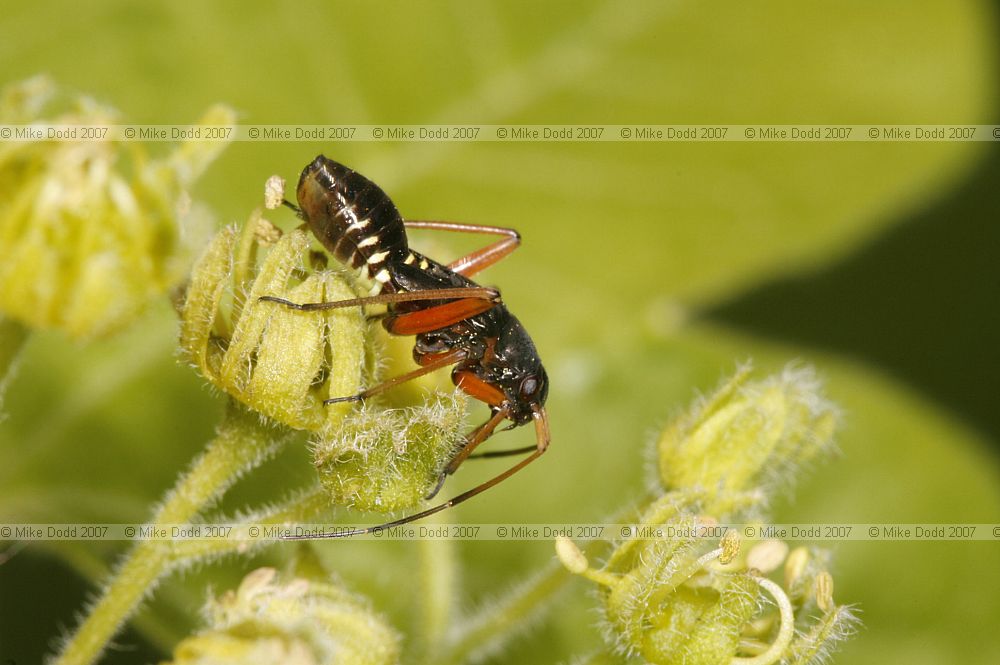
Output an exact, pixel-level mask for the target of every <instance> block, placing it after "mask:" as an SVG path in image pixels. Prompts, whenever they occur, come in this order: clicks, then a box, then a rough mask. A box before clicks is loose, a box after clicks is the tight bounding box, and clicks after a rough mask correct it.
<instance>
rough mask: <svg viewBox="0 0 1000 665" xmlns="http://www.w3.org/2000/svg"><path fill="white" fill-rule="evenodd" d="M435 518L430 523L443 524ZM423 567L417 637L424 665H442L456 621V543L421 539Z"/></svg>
mask: <svg viewBox="0 0 1000 665" xmlns="http://www.w3.org/2000/svg"><path fill="white" fill-rule="evenodd" d="M444 519H445V518H443V517H441V516H439V515H434V516H432V517H431V519H430V520H428V522H433V523H435V524H444V523H445V522H444V521H443V520H444ZM416 546H417V557H418V562H419V566H420V585H419V587H418V591H417V593H418V595H419V598H418V603H419V608H420V609H419V612H418V617H417V621H416V624H417V625H416V626H415V630H414V635H417V636H419V640H420V642H419V647H418V648H419V650H420V653H421V656H422V658H421V662H425V663H438V662H440V653H441V648H442V646H443V645H444V643H445V639H446V638H447V635H448V629H449V628H450V626H451V623H452V621H453V619H454V616H453V610H454V605H455V591H456V587H457V583H458V579H457V577H458V564H457V562H456V560H455V559H456V553H455V543H454V542H453V541H451V540H446V539H441V540H437V539H433V538H421V539H420V540H418V541H417V543H416Z"/></svg>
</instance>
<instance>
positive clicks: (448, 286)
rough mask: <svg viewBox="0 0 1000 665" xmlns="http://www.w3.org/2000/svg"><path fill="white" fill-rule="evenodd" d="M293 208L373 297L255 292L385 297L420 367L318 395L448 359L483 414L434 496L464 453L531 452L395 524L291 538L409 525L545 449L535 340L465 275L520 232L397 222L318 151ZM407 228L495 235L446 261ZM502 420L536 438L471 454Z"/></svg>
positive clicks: (347, 303)
mask: <svg viewBox="0 0 1000 665" xmlns="http://www.w3.org/2000/svg"><path fill="white" fill-rule="evenodd" d="M296 197H297V198H298V202H299V205H298V206H295V205H294V204H292V203H289V202H288V201H282V203H283V204H284V205H285V206H287V207H289V208H291V209H292V210H294V211H295V213H296V214H297V215H298V216H299V217H300V218H301V219H303V220H304V221H305V222H306V224H307V225H308V226H309V229H310V230H311V231H312V233H313V235H315V236H316V238H317V239H318V240H319V242H320V243H322V245H323V246H324V247H325V248H326V249H327V251H329V252H330V253H331V254H332V255H333V256H334V257H335V258H336V259H337V260H338V261H340V262H341V263H343V264H344V265H349V266H351V267H353V268H358V269H363V270H364V271H365V272H366V273H367V277H368V278H369V279H370V280H371V281H373V282H374V283H375V291H374V293H375V295H371V296H369V297H365V298H354V299H351V300H340V301H337V302H319V303H294V302H290V301H288V300H285V299H283V298H276V297H273V296H263V297H262V298H261V300H267V301H271V302H276V303H280V304H282V305H284V306H286V307H291V308H293V309H298V310H325V309H336V308H341V307H361V306H364V305H373V304H385V305H386V306H387V311H386V313H385V315H384V316H383V317H382V325H383V326H384V327H385V329H386V330H387V331H389V333H391V334H393V335H415V336H416V340H415V343H414V346H413V358H414V360H416V362H417V363H418V364H419V365H420V368H418V369H415V370H413V371H411V372H408V373H406V374H403V375H401V376H397V377H393V378H391V379H388V380H387V381H384V382H382V383H380V384H378V385H376V386H373V387H371V388H369V389H367V390H365V391H363V392H361V393H358V394H357V395H350V396H347V397H335V398H333V399H328V400H326V403H333V402H348V401H359V400H363V399H365V398H367V397H371V396H372V395H376V394H378V393H381V392H383V391H385V390H388V389H389V388H392V387H394V386H397V385H399V384H401V383H404V382H406V381H409V380H411V379H415V378H417V377H418V376H422V375H424V374H427V373H429V372H432V371H434V370H436V369H440V368H442V367H446V366H448V365H453V366H454V368H453V369H452V372H451V378H452V381H453V382H454V383H455V385H456V386H458V388H460V389H461V390H462V391H463V392H465V393H467V394H468V395H470V396H471V397H474V398H475V399H478V400H480V401H482V402H485V403H486V404H487V405H488V406H489V407H490V418H489V419H488V420H487V421H486V422H485V423H483V424H482V425H480V426H479V427H477V428H475V429H474V430H472V431H471V432H470V433H469V434H468V435H466V437H465V442H464V443H463V445H462V447H461V448H460V449H459V450H458V452H457V453H456V454H455V456H454V457H452V459H451V461H450V462H448V464H447V465H446V466H445V467H444V469H442V470H441V473H440V475H439V477H438V482H437V485H436V487H435V488H434V490H433V491H432V492H431V493H430V494H429V495H428V496H427V498H428V499H430V498H433V497H434V496H435V495H436V494H437V493H438V492H439V491H440V489H441V487H442V485H444V481H445V479H446V478H447V477H448V476H449V475H451V474H453V473H454V472H455V471H456V470H457V469H458V467H459V466H460V465H461V464H462V462H464V461H465V460H467V459H469V458H470V457H501V456H504V455H518V454H522V453H531V454H530V455H528V457H526V458H524V459H523V460H521V461H520V462H518V463H517V464H515V465H514V466H512V467H510V468H509V469H507V470H506V471H504V472H503V473H501V474H499V475H498V476H495V477H494V478H491V479H490V480H487V481H486V482H484V483H482V484H481V485H478V486H476V487H474V488H472V489H471V490H468V491H466V492H463V493H462V494H459V495H458V496H456V497H454V498H452V499H450V500H448V501H446V502H444V503H441V504H438V505H437V506H434V507H433V508H428V509H427V510H423V511H420V512H418V513H415V514H413V515H409V516H407V517H404V518H402V519H398V520H395V521H393V522H387V523H385V524H381V525H378V526H372V527H368V528H365V529H353V530H351V531H348V532H345V533H334V534H329V535H321V536H299V537H294V536H293V537H289V538H288V539H289V540H299V539H310V538H332V537H343V536H355V535H362V534H366V533H371V532H373V531H376V530H378V529H384V528H388V527H393V526H398V525H400V524H407V523H409V522H413V521H416V520H419V519H422V518H424V517H427V516H428V515H433V514H434V513H437V512H440V511H442V510H444V509H446V508H450V507H451V506H454V505H457V504H459V503H462V502H463V501H466V500H468V499H471V498H472V497H474V496H476V495H477V494H479V493H481V492H484V491H486V490H488V489H489V488H491V487H493V486H494V485H496V484H498V483H500V482H502V481H504V480H506V479H507V478H509V477H510V476H512V475H514V474H515V473H517V472H518V471H520V470H521V469H523V468H524V467H526V466H527V465H528V464H530V463H531V462H533V461H535V460H536V459H538V457H540V456H541V455H542V453H544V452H545V450H546V448H547V447H548V445H549V424H548V417H547V416H546V414H545V399H546V397H547V396H548V392H549V384H548V377H547V376H546V374H545V368H544V367H542V361H541V359H539V357H538V352H537V351H536V350H535V345H534V343H532V341H531V337H529V336H528V333H527V331H525V329H524V327H523V326H522V325H521V322H520V321H518V320H517V319H516V318H515V317H514V315H513V314H511V313H510V312H509V311H507V308H506V307H505V306H504V304H503V302H502V301H501V299H500V293H499V292H498V291H497V290H496V289H491V288H486V287H482V286H479V285H478V284H476V283H475V282H473V281H472V280H471V279H469V277H470V276H472V275H474V274H476V273H477V272H479V271H481V270H483V269H484V268H486V267H488V266H490V265H493V264H494V263H496V262H497V261H499V260H500V259H502V258H504V257H505V256H507V255H508V254H510V253H511V252H513V251H514V250H515V249H516V248H517V247H518V245H520V243H521V237H520V235H518V233H517V231H515V230H513V229H507V228H502V227H498V226H479V225H476V224H458V223H453V222H416V221H404V220H403V218H402V217H401V216H400V214H399V211H397V210H396V206H395V205H394V204H393V202H392V201H391V200H390V199H389V197H388V195H386V193H385V192H383V191H382V189H381V188H380V187H379V186H378V185H376V184H375V183H374V182H372V181H371V180H369V179H367V178H365V177H364V176H363V175H361V174H360V173H357V172H355V171H352V170H351V169H349V168H347V167H346V166H344V165H342V164H338V163H337V162H335V161H333V160H331V159H327V158H326V157H324V156H323V155H320V156H318V157H317V158H316V159H314V160H313V161H312V162H311V163H310V164H309V165H308V166H306V167H305V169H303V171H302V175H301V177H300V178H299V184H298V188H297V190H296ZM406 229H434V230H440V231H458V232H462V233H486V234H491V235H500V236H503V238H502V239H500V240H498V241H496V242H494V243H492V244H490V245H487V246H486V247H483V248H482V249H479V250H477V251H475V252H473V253H471V254H469V255H467V256H463V257H462V258H460V259H458V260H457V261H453V262H452V263H450V264H448V265H443V264H441V263H438V262H436V261H433V260H431V259H429V258H427V257H425V256H422V255H420V254H418V253H416V252H414V251H412V250H411V249H410V248H409V245H408V243H407V239H406ZM504 420H510V421H511V424H510V425H509V426H508V427H507V428H506V429H511V428H513V427H518V426H520V425H524V424H526V423H528V422H534V425H535V437H536V444H535V445H534V446H528V447H525V448H517V449H514V450H501V451H496V452H488V453H481V454H479V455H472V452H473V451H474V450H475V449H476V448H477V447H478V446H479V445H480V444H481V443H483V442H484V441H486V439H488V438H489V437H490V436H491V435H492V434H493V432H494V430H496V428H497V426H498V425H500V423H501V422H503V421H504Z"/></svg>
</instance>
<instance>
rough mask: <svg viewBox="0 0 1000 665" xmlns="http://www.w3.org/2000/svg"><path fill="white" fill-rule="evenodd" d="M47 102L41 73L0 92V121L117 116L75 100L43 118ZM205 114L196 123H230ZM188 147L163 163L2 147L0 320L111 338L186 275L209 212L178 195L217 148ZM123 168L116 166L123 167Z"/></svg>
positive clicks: (117, 148)
mask: <svg viewBox="0 0 1000 665" xmlns="http://www.w3.org/2000/svg"><path fill="white" fill-rule="evenodd" d="M54 96H55V89H54V86H53V85H52V84H51V83H50V82H49V81H48V80H47V79H44V78H35V79H31V80H29V81H26V82H23V83H20V84H15V85H12V86H10V87H7V88H5V89H4V90H3V91H2V92H0V122H2V123H25V122H33V121H37V122H41V123H46V124H72V125H106V124H113V123H114V122H115V121H116V116H117V114H116V112H115V111H113V110H112V109H110V108H108V107H104V106H100V105H98V104H97V103H95V102H94V101H93V100H90V99H87V98H81V99H78V100H75V102H74V103H73V104H72V105H71V108H70V109H69V110H67V111H65V112H63V113H61V114H57V115H55V116H49V117H47V118H43V117H41V114H42V113H43V111H44V110H45V108H46V107H47V106H48V105H49V101H50V100H51V99H52V98H53V97H54ZM234 120H235V115H234V113H233V112H232V111H231V110H230V109H228V108H225V107H221V106H220V107H216V108H214V109H211V110H210V111H209V112H208V113H207V114H206V115H205V117H204V118H202V120H201V122H202V123H205V124H213V125H220V124H222V125H227V124H232V123H233V122H234ZM223 146H224V144H223V143H221V142H208V141H189V142H186V143H183V144H181V145H180V146H179V147H178V148H176V149H175V150H174V152H173V153H172V154H171V155H169V156H167V157H166V158H165V159H162V160H150V159H149V157H148V156H147V154H146V152H145V150H144V149H143V147H142V146H140V145H139V144H137V143H118V142H115V141H112V140H111V137H110V136H109V137H108V139H106V140H89V139H88V140H79V141H75V140H58V141H44V140H43V141H35V142H30V141H24V142H21V141H18V142H12V143H7V144H5V145H4V146H3V149H2V151H0V246H2V247H3V252H2V253H0V313H2V314H5V315H7V316H9V317H11V318H12V319H16V320H18V321H21V322H22V323H24V324H25V325H27V326H29V327H32V328H38V329H42V328H56V329H60V330H63V331H65V332H66V333H68V334H69V335H72V336H74V337H79V338H86V337H92V336H96V335H101V334H105V333H107V332H109V331H113V330H114V329H116V328H119V327H121V326H123V325H125V324H126V323H128V322H129V321H130V320H131V319H132V318H134V317H135V316H136V315H137V314H138V313H139V312H140V311H141V310H142V308H143V307H144V306H145V305H146V304H147V303H148V302H149V301H150V300H151V299H152V298H154V297H157V296H160V295H162V294H163V293H164V292H166V291H167V290H168V289H169V288H170V287H172V286H174V285H175V284H177V283H178V282H179V281H180V280H181V279H182V278H183V276H184V274H185V273H186V272H187V267H188V265H189V264H190V258H191V254H192V249H193V247H194V246H196V243H198V242H199V241H200V240H202V239H203V237H204V233H203V232H202V231H201V229H207V228H208V224H207V221H208V220H207V217H208V216H207V214H206V213H205V212H204V211H203V210H202V209H200V208H192V206H191V202H190V200H189V198H188V196H187V194H186V192H185V189H186V188H187V187H188V186H190V185H191V183H192V182H193V180H194V179H195V178H196V177H197V176H198V175H200V173H201V172H202V171H203V170H204V168H205V167H206V166H207V165H208V163H209V162H211V161H212V160H213V159H214V158H215V156H216V155H217V154H218V153H219V152H220V151H221V150H222V148H223ZM125 163H127V164H129V167H128V168H123V164H125Z"/></svg>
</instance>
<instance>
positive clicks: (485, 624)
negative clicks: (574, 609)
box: [440, 563, 572, 663]
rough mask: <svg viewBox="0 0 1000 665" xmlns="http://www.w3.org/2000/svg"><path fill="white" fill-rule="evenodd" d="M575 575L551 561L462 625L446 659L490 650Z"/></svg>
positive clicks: (460, 658)
mask: <svg viewBox="0 0 1000 665" xmlns="http://www.w3.org/2000/svg"><path fill="white" fill-rule="evenodd" d="M571 577H572V575H571V574H570V573H569V571H567V570H566V569H565V568H564V567H563V566H562V565H560V564H558V563H552V564H549V565H548V567H546V568H545V569H543V570H542V571H541V572H540V573H539V574H538V575H536V576H535V577H534V578H533V579H531V580H529V581H528V582H527V583H526V584H524V585H522V586H520V587H518V588H516V589H514V591H513V592H511V593H510V594H508V595H507V596H505V597H504V598H502V599H500V601H499V602H497V603H494V604H490V606H489V607H487V608H486V609H484V610H483V611H482V612H480V613H479V614H478V615H477V616H475V617H473V618H472V620H470V621H469V622H468V623H467V624H465V626H463V629H462V632H461V635H460V636H459V638H458V639H457V640H456V641H455V643H454V644H453V645H451V647H450V648H449V649H448V651H447V653H446V654H445V657H444V658H442V659H441V661H440V662H443V663H464V662H467V661H468V660H470V656H471V655H472V654H473V653H475V652H479V651H485V652H489V651H491V650H492V649H493V648H495V647H496V646H497V643H498V642H500V641H501V640H503V639H504V637H505V636H507V635H508V634H509V633H510V632H511V631H512V630H513V629H515V628H516V627H518V626H519V625H522V624H523V623H525V621H527V620H528V619H529V618H530V617H531V616H532V615H533V614H535V613H536V612H537V611H538V610H539V609H540V608H541V606H542V605H543V604H544V603H545V602H546V601H548V600H549V599H550V598H552V596H554V595H555V594H556V592H557V591H559V590H560V589H561V588H562V587H563V585H564V584H565V583H566V582H567V581H568V580H569V579H570V578H571Z"/></svg>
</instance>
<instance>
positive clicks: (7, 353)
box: [0, 314, 29, 418]
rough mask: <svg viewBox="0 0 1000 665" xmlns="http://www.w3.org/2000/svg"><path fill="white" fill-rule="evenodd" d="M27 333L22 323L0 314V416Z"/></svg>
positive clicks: (1, 415) (0, 416) (0, 415)
mask: <svg viewBox="0 0 1000 665" xmlns="http://www.w3.org/2000/svg"><path fill="white" fill-rule="evenodd" d="M28 333H29V331H28V329H27V328H25V327H24V326H23V325H21V324H20V323H18V322H17V321H12V320H11V319H8V318H7V317H5V316H3V315H2V314H0V418H2V417H3V396H4V393H5V392H6V391H7V384H8V383H9V382H10V380H11V378H13V376H14V368H15V367H16V366H17V360H18V358H20V357H21V350H22V349H23V348H24V344H25V342H27V341H28Z"/></svg>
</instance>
